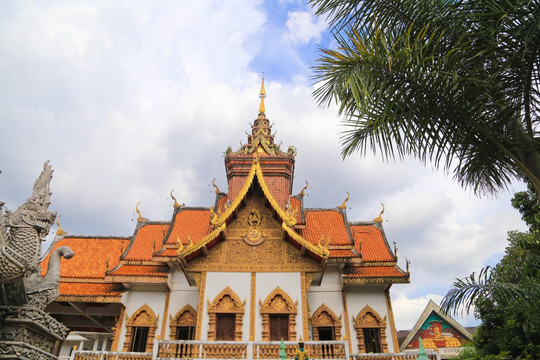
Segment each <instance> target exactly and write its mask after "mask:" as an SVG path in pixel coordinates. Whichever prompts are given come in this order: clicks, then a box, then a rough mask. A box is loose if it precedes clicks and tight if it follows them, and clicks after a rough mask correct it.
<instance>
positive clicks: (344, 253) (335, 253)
mask: <svg viewBox="0 0 540 360" xmlns="http://www.w3.org/2000/svg"><path fill="white" fill-rule="evenodd" d="M330 257H331V258H342V257H358V255H356V254H355V253H354V252H353V251H352V250H347V249H331V250H330Z"/></svg>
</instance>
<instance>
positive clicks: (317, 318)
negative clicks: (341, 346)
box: [311, 303, 341, 327]
mask: <svg viewBox="0 0 540 360" xmlns="http://www.w3.org/2000/svg"><path fill="white" fill-rule="evenodd" d="M311 324H313V326H339V327H341V320H340V319H339V318H338V317H337V316H336V314H335V313H334V312H333V311H332V310H331V309H330V308H329V307H328V306H326V304H324V303H323V304H322V305H321V306H319V308H318V309H317V310H315V312H314V313H313V316H312V317H311Z"/></svg>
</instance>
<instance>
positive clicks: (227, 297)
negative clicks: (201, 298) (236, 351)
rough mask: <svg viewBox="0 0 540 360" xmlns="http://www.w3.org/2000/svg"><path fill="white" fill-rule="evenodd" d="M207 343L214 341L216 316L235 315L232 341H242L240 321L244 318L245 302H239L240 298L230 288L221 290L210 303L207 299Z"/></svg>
mask: <svg viewBox="0 0 540 360" xmlns="http://www.w3.org/2000/svg"><path fill="white" fill-rule="evenodd" d="M207 301H208V318H209V319H208V341H213V340H215V337H216V314H218V313H219V314H235V315H236V316H235V326H234V340H235V341H242V324H243V323H242V321H243V318H244V311H245V310H244V308H245V305H246V300H244V302H242V301H240V298H239V297H238V295H236V293H235V292H234V291H233V290H232V289H231V288H230V287H228V286H227V287H226V288H225V289H223V290H222V291H221V292H220V293H219V294H218V295H217V296H216V297H215V298H214V301H212V302H210V300H209V299H208V300H207Z"/></svg>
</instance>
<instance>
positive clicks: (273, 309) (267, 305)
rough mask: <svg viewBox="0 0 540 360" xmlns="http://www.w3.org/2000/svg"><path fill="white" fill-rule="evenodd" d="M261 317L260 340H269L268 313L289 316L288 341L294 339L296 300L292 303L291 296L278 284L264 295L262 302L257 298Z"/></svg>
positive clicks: (296, 311)
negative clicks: (268, 293)
mask: <svg viewBox="0 0 540 360" xmlns="http://www.w3.org/2000/svg"><path fill="white" fill-rule="evenodd" d="M259 305H260V312H261V317H262V328H263V330H262V341H270V315H271V314H276V315H288V316H289V338H288V339H286V340H288V341H295V340H296V314H297V313H298V300H297V301H296V302H295V303H293V301H292V299H291V297H290V296H289V295H288V294H287V293H286V292H285V291H283V290H282V289H281V288H280V287H279V286H278V287H277V288H275V289H274V291H272V292H271V293H270V295H268V296H267V297H266V299H265V300H264V302H261V300H259Z"/></svg>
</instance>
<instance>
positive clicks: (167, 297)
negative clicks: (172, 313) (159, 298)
mask: <svg viewBox="0 0 540 360" xmlns="http://www.w3.org/2000/svg"><path fill="white" fill-rule="evenodd" d="M170 300H171V291H170V290H169V291H167V295H165V306H164V309H163V320H162V322H161V332H160V336H159V337H160V338H161V339H165V326H166V325H167V317H168V315H169V302H170ZM174 334H176V330H175V331H174Z"/></svg>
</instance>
